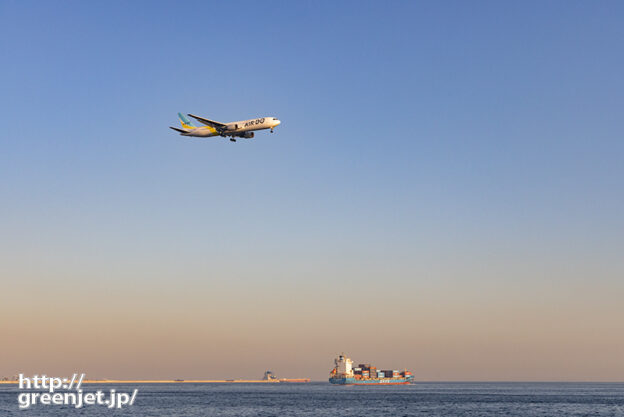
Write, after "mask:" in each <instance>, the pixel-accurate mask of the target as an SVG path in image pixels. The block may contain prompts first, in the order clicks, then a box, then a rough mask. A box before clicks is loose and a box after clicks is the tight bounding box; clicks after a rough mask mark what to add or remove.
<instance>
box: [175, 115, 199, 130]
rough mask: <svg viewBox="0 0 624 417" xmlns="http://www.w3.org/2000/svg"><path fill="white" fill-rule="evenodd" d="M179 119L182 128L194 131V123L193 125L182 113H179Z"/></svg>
mask: <svg viewBox="0 0 624 417" xmlns="http://www.w3.org/2000/svg"><path fill="white" fill-rule="evenodd" d="M178 117H179V118H180V123H181V124H182V127H183V128H185V129H194V128H195V126H193V123H191V121H190V120H189V119H188V118H187V117H186V116H185V115H183V114H182V113H178Z"/></svg>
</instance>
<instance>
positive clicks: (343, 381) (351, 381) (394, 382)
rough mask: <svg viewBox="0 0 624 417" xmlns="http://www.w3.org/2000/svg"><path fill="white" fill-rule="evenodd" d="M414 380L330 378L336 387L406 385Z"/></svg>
mask: <svg viewBox="0 0 624 417" xmlns="http://www.w3.org/2000/svg"><path fill="white" fill-rule="evenodd" d="M412 379H413V378H403V377H401V378H370V379H355V378H329V382H331V383H332V384H336V385H406V384H409V383H410V382H412Z"/></svg>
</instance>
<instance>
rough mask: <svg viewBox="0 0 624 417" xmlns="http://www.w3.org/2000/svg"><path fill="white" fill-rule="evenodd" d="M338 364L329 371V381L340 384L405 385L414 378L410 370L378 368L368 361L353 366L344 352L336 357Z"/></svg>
mask: <svg viewBox="0 0 624 417" xmlns="http://www.w3.org/2000/svg"><path fill="white" fill-rule="evenodd" d="M334 364H335V365H336V366H335V367H334V369H332V371H331V372H330V373H329V382H331V383H332V384H338V385H404V384H409V383H410V382H412V380H413V379H414V376H413V375H412V373H411V372H410V371H408V370H404V371H398V370H396V369H387V370H378V369H377V367H375V366H371V364H368V363H361V364H359V365H358V366H357V367H353V361H352V360H351V359H350V358H347V357H346V356H345V355H344V354H342V355H340V356H338V357H337V358H336V359H334Z"/></svg>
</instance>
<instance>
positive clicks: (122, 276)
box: [0, 1, 624, 381]
mask: <svg viewBox="0 0 624 417" xmlns="http://www.w3.org/2000/svg"><path fill="white" fill-rule="evenodd" d="M35 3H36V4H37V6H36V7H33V3H31V2H17V1H9V2H6V1H5V2H0V50H1V51H2V57H3V65H0V97H2V99H1V100H0V125H1V126H2V134H1V136H0V308H1V309H2V314H1V315H0V377H2V376H11V375H15V374H17V373H25V374H43V373H45V374H47V375H52V376H57V375H58V376H62V375H70V374H72V373H74V372H84V373H86V374H87V377H88V378H109V379H155V378H156V379H158V378H167V379H169V378H183V379H223V378H226V379H229V378H247V379H255V378H259V377H261V376H262V375H263V373H264V371H265V370H272V371H274V372H275V373H276V374H277V375H278V376H280V377H310V378H312V379H314V380H326V379H327V378H328V373H329V371H330V369H331V368H332V366H333V359H334V358H335V356H336V355H337V354H339V353H342V352H344V353H345V354H347V355H348V356H350V357H351V358H352V359H353V360H354V361H355V362H356V363H361V362H365V363H374V364H376V365H377V366H378V367H380V368H395V369H403V368H408V369H410V370H411V371H413V373H414V375H415V379H416V380H418V381H459V380H462V381H484V380H497V381H502V380H504V381H624V215H623V213H624V163H623V161H624V140H623V138H624V118H623V117H622V109H624V82H623V81H624V77H622V74H624V48H622V39H624V24H622V22H624V19H623V16H624V2H615V1H614V2H609V1H604V2H574V1H572V2H558V1H549V2H530V1H529V2H495V1H491V2H488V1H485V2H461V1H455V2H454V1H446V2H415V1H393V2H381V1H377V2H375V1H370V2H350V1H340V2H322V1H316V2H282V3H270V4H269V5H267V4H266V3H265V2H221V3H208V2H197V3H193V2H192V1H191V3H188V2H185V3H184V4H183V5H181V4H179V3H173V2H171V3H167V2H150V3H143V2H141V1H134V2H124V3H123V5H122V7H120V4H118V3H115V2H112V3H109V2H35ZM181 8H185V9H187V10H188V13H189V15H188V16H187V18H184V17H181V11H180V9H181ZM215 16H236V19H237V23H236V24H235V25H232V23H231V22H230V21H229V19H216V18H214V17H215ZM201 17H204V20H203V23H201ZM196 18H199V19H200V20H199V21H198V20H197V19H196ZM178 112H182V113H193V114H197V115H200V116H202V117H206V118H209V119H211V120H217V121H220V122H230V121H235V120H245V119H252V118H255V117H265V116H267V117H269V116H274V117H278V118H279V119H280V120H281V121H282V123H281V124H280V125H279V126H278V127H277V128H276V129H275V133H269V132H268V131H263V132H257V133H256V136H255V138H253V139H251V140H244V139H242V138H241V139H239V140H238V141H237V142H235V143H234V142H230V141H228V140H227V139H224V138H220V137H215V138H211V139H198V138H188V137H182V136H179V135H178V134H177V133H176V132H174V131H172V130H170V129H169V126H179V121H178V119H177V116H176V115H177V113H178Z"/></svg>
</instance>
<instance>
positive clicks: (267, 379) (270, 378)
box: [262, 371, 310, 384]
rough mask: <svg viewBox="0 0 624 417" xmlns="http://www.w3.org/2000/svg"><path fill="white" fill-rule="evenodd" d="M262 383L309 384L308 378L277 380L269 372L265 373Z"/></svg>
mask: <svg viewBox="0 0 624 417" xmlns="http://www.w3.org/2000/svg"><path fill="white" fill-rule="evenodd" d="M262 382H285V383H291V384H294V383H306V382H310V378H290V379H289V378H278V377H277V376H275V374H274V373H273V372H271V371H266V372H265V373H264V376H263V377H262Z"/></svg>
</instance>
